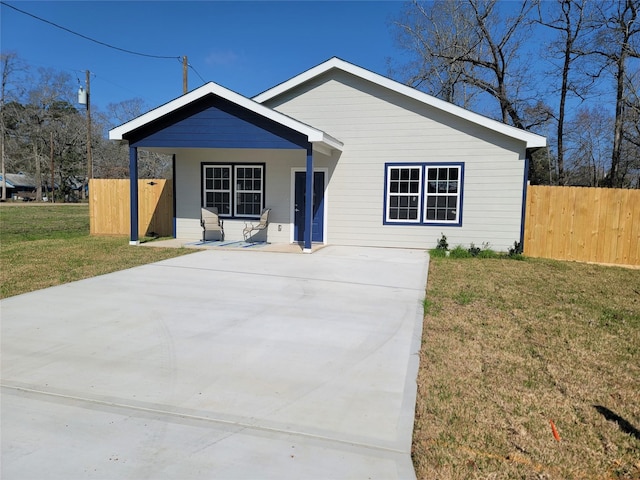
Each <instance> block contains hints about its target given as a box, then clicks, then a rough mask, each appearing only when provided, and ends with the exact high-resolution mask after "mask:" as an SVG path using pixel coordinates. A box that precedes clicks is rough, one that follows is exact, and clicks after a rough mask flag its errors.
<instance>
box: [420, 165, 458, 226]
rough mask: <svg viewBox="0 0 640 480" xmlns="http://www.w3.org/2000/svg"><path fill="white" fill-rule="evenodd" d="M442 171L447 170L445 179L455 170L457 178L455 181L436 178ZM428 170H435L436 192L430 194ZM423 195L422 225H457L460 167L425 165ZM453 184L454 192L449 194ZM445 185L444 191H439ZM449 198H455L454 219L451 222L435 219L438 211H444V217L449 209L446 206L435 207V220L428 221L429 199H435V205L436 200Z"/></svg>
mask: <svg viewBox="0 0 640 480" xmlns="http://www.w3.org/2000/svg"><path fill="white" fill-rule="evenodd" d="M442 169H446V170H447V177H448V174H449V170H451V169H456V170H457V171H458V178H457V179H456V180H449V179H448V178H447V180H443V179H440V178H439V177H438V175H439V173H440V170H442ZM429 170H435V171H436V185H437V186H436V191H435V192H430V191H429ZM424 171H425V174H424V194H423V198H424V213H423V219H422V221H423V223H424V224H425V225H433V224H437V225H449V224H451V225H458V224H459V223H460V212H461V192H462V188H461V187H462V183H461V179H462V165H455V164H441V165H439V164H426V165H425V166H424ZM453 182H455V183H456V191H455V192H450V191H449V188H451V185H450V184H451V183H453ZM444 184H446V191H439V190H438V187H440V186H441V185H444ZM451 197H455V199H456V207H455V219H453V220H449V219H446V218H445V219H438V218H437V213H438V210H439V209H440V210H444V211H445V215H446V211H447V209H448V208H449V207H448V206H444V207H443V206H438V205H436V207H435V213H436V218H434V219H430V218H427V217H428V213H429V210H430V208H431V207H430V205H429V198H435V201H436V204H437V203H438V199H440V198H447V199H449V198H451Z"/></svg>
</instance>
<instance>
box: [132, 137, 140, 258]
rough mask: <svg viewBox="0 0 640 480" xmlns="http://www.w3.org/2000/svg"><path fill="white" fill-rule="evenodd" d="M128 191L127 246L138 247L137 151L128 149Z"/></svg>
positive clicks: (134, 148)
mask: <svg viewBox="0 0 640 480" xmlns="http://www.w3.org/2000/svg"><path fill="white" fill-rule="evenodd" d="M129 191H130V199H131V200H130V207H129V210H130V212H131V238H130V239H129V245H140V239H139V238H138V149H137V148H136V147H129Z"/></svg>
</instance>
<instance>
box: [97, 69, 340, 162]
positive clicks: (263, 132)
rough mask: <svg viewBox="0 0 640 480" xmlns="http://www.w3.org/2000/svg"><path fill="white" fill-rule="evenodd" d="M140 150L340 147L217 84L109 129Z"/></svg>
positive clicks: (326, 150)
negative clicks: (141, 148) (140, 148)
mask: <svg viewBox="0 0 640 480" xmlns="http://www.w3.org/2000/svg"><path fill="white" fill-rule="evenodd" d="M109 139H111V140H127V141H129V143H130V145H131V146H140V147H144V148H149V147H151V148H153V147H155V148H194V147H195V148H199V147H200V148H305V147H306V146H307V145H312V146H313V149H314V150H317V151H321V152H324V153H329V152H330V151H332V150H337V151H342V147H343V143H342V142H341V141H339V140H337V139H336V138H334V137H332V136H331V135H329V134H327V133H326V132H324V131H322V130H319V129H317V128H314V127H312V126H310V125H307V124H305V123H302V122H300V121H298V120H296V119H294V118H291V117H289V116H287V115H284V114H282V113H280V112H277V111H275V110H273V109H271V108H269V107H266V106H264V105H261V104H259V103H257V102H255V101H253V100H251V99H249V98H246V97H244V96H242V95H240V94H238V93H235V92H233V91H231V90H228V89H226V88H224V87H222V86H220V85H218V84H216V83H213V82H209V83H207V84H205V85H203V86H202V87H200V88H198V89H196V90H193V91H192V92H189V93H187V94H185V95H183V96H181V97H178V98H176V99H174V100H172V101H170V102H168V103H166V104H164V105H162V106H160V107H158V108H155V109H153V110H151V111H149V112H147V113H145V114H144V115H141V116H139V117H137V118H135V119H133V120H131V121H129V122H127V123H125V124H123V125H120V126H119V127H116V128H114V129H112V130H110V131H109Z"/></svg>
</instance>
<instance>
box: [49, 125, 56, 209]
mask: <svg viewBox="0 0 640 480" xmlns="http://www.w3.org/2000/svg"><path fill="white" fill-rule="evenodd" d="M50 159H51V162H50V163H51V203H56V195H55V193H56V187H55V183H54V181H55V177H54V174H53V171H54V168H53V132H51V157H50Z"/></svg>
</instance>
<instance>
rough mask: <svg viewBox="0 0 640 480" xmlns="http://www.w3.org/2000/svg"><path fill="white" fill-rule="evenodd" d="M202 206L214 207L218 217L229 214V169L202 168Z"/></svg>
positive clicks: (227, 167)
mask: <svg viewBox="0 0 640 480" xmlns="http://www.w3.org/2000/svg"><path fill="white" fill-rule="evenodd" d="M204 206H205V207H216V208H217V209H218V213H219V214H220V215H230V214H231V167H230V166H219V167H218V166H216V167H214V166H206V167H205V168H204Z"/></svg>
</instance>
